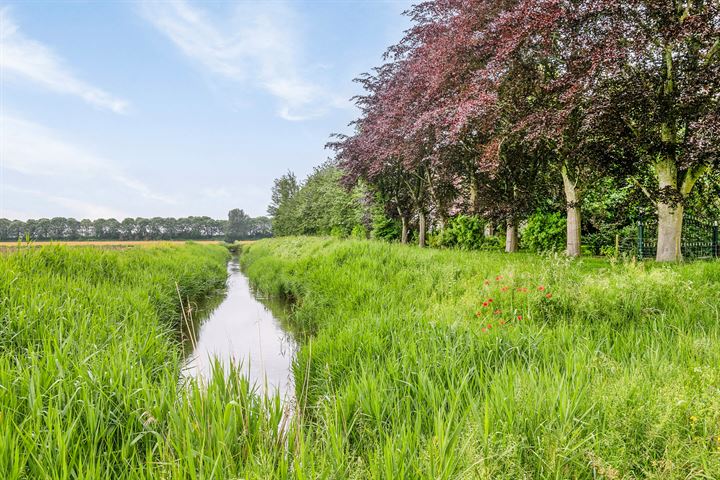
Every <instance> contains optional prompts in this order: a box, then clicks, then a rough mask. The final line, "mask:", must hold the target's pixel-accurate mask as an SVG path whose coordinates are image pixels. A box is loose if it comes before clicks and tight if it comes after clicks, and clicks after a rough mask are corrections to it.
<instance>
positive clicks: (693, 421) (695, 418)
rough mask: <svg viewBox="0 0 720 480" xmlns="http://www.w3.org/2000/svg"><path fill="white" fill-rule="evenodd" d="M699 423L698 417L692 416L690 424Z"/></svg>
mask: <svg viewBox="0 0 720 480" xmlns="http://www.w3.org/2000/svg"><path fill="white" fill-rule="evenodd" d="M697 421H698V417H696V416H695V415H692V416H691V417H690V422H691V423H697Z"/></svg>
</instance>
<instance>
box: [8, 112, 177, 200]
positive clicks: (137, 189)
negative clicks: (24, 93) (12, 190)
mask: <svg viewBox="0 0 720 480" xmlns="http://www.w3.org/2000/svg"><path fill="white" fill-rule="evenodd" d="M0 132H1V134H0V159H2V167H3V168H4V169H7V170H10V171H14V172H18V173H21V174H24V175H28V176H34V177H53V178H57V179H58V182H59V183H62V180H61V179H72V180H78V179H86V180H88V179H97V180H98V181H101V182H106V183H107V182H111V183H114V184H115V185H116V186H119V187H121V188H124V189H125V190H126V191H127V192H128V193H131V194H133V195H139V196H141V197H143V198H146V199H148V200H153V201H159V202H162V203H166V204H175V203H176V201H175V199H174V198H172V197H169V196H166V195H163V194H160V193H157V192H155V191H153V190H152V189H151V188H150V187H149V186H148V185H146V184H145V183H143V182H142V181H140V180H137V179H135V178H133V177H131V176H129V175H127V174H126V173H125V172H123V171H122V170H121V169H120V168H118V167H117V166H116V165H115V164H114V163H113V162H112V161H110V160H108V159H106V158H103V157H101V156H98V155H96V154H94V153H92V152H90V151H88V150H86V149H84V148H82V147H79V146H76V145H73V144H72V143H69V142H67V141H65V140H63V139H61V138H59V137H58V135H57V134H56V133H55V132H54V131H52V130H51V129H48V128H46V127H43V126H41V125H38V124H35V123H32V122H28V121H26V120H23V119H19V118H15V117H10V116H7V115H0ZM48 196H49V195H48Z"/></svg>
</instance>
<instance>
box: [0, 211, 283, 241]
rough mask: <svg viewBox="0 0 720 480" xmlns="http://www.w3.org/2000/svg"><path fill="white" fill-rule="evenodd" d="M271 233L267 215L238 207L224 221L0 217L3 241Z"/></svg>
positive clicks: (204, 237)
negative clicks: (15, 218) (16, 218)
mask: <svg viewBox="0 0 720 480" xmlns="http://www.w3.org/2000/svg"><path fill="white" fill-rule="evenodd" d="M271 235H272V224H271V221H270V219H268V218H267V217H263V216H261V217H255V218H252V217H250V216H249V215H247V214H246V213H245V212H244V211H243V210H241V209H237V208H236V209H233V210H230V212H229V213H228V219H227V220H218V219H213V218H210V217H207V216H190V217H181V218H173V217H153V218H142V217H137V218H125V219H123V220H117V219H114V218H108V219H106V218H98V219H95V220H90V219H82V220H77V219H75V218H66V217H53V218H40V219H30V220H25V221H23V220H9V219H6V218H0V240H2V241H11V242H14V241H18V240H19V241H25V240H28V239H29V240H32V241H47V240H226V241H235V240H249V239H257V238H264V237H269V236H271Z"/></svg>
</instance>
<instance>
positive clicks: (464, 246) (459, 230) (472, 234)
mask: <svg viewBox="0 0 720 480" xmlns="http://www.w3.org/2000/svg"><path fill="white" fill-rule="evenodd" d="M484 229H485V222H483V221H482V220H480V219H479V218H478V217H473V216H469V215H458V216H457V217H453V218H451V219H450V220H449V221H448V223H447V226H446V227H445V229H444V230H443V231H442V233H441V234H440V237H439V239H438V240H437V244H438V246H442V247H451V248H459V249H461V250H478V249H480V248H482V247H483V244H484V243H485V236H484Z"/></svg>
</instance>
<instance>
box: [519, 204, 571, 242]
mask: <svg viewBox="0 0 720 480" xmlns="http://www.w3.org/2000/svg"><path fill="white" fill-rule="evenodd" d="M566 230H567V219H566V218H565V217H564V216H563V215H562V214H561V213H559V212H554V213H542V212H535V213H534V214H532V215H531V216H530V218H528V219H527V224H526V225H525V228H524V229H523V230H522V231H521V238H520V240H521V242H522V246H523V247H524V248H527V249H529V250H532V251H535V252H559V251H562V250H563V249H565V241H566V235H567V233H566Z"/></svg>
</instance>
